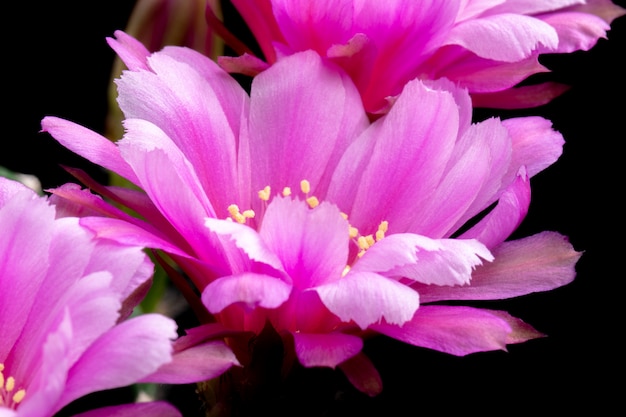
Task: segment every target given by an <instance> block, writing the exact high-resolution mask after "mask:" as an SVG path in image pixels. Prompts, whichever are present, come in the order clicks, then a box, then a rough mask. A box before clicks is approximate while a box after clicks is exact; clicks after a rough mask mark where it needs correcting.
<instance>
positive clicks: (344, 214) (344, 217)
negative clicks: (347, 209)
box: [340, 211, 348, 220]
mask: <svg viewBox="0 0 626 417" xmlns="http://www.w3.org/2000/svg"><path fill="white" fill-rule="evenodd" d="M340 214H341V217H343V219H344V220H348V215H347V214H346V213H344V212H343V211H342V212H341V213H340Z"/></svg>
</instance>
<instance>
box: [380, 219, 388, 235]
mask: <svg viewBox="0 0 626 417" xmlns="http://www.w3.org/2000/svg"><path fill="white" fill-rule="evenodd" d="M378 230H380V231H382V232H383V233H385V232H386V231H387V230H389V222H388V221H387V220H383V221H382V222H380V224H379V225H378Z"/></svg>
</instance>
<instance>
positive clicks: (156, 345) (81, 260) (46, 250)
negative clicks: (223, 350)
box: [0, 178, 234, 417]
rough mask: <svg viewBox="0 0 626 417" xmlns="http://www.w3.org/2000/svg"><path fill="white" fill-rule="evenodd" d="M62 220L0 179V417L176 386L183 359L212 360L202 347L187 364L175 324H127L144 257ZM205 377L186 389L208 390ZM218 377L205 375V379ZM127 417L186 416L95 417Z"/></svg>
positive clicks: (153, 318) (145, 318)
mask: <svg viewBox="0 0 626 417" xmlns="http://www.w3.org/2000/svg"><path fill="white" fill-rule="evenodd" d="M55 216H56V213H55V208H54V206H52V205H50V204H49V202H48V201H47V199H46V198H44V197H40V196H38V195H37V194H36V193H35V192H34V191H33V190H31V189H29V188H27V187H25V186H23V185H22V184H20V183H17V182H13V181H10V180H7V179H4V178H0V229H1V230H2V234H0V254H1V256H0V259H1V261H0V334H1V335H2V337H0V416H3V417H4V416H41V417H44V416H52V415H54V414H55V413H56V412H57V411H59V410H60V409H61V408H62V407H64V406H65V405H67V404H69V403H70V402H72V401H73V400H75V399H77V398H79V397H82V396H84V395H86V394H89V393H92V392H95V391H100V390H106V389H110V388H116V387H122V386H126V385H130V384H134V383H135V382H138V381H141V380H159V381H161V382H168V381H176V378H174V377H172V375H171V374H168V372H167V367H169V366H172V364H173V363H174V362H175V363H179V362H182V363H184V358H183V360H182V361H181V360H179V359H176V358H177V357H178V356H184V355H189V354H194V353H195V352H196V351H197V350H198V349H204V352H203V353H204V354H205V356H204V357H207V356H206V355H207V353H209V351H208V350H207V346H208V344H200V343H196V344H195V346H193V347H190V349H189V350H188V351H187V352H185V353H184V354H183V353H182V352H180V353H179V352H176V351H174V349H175V348H176V346H177V344H180V343H181V341H180V340H181V339H182V340H183V341H184V340H185V339H187V338H188V337H189V336H185V337H184V338H181V339H179V341H177V342H176V343H175V344H174V347H173V345H172V339H175V338H176V324H175V323H174V321H173V320H171V319H169V318H166V317H164V316H161V315H157V314H146V315H140V316H137V317H135V318H132V319H129V320H126V318H127V317H128V315H129V314H130V313H131V311H132V308H133V307H134V305H135V304H136V302H137V301H139V299H140V298H141V296H142V295H143V294H145V291H146V290H147V288H148V286H149V284H150V277H151V275H152V272H153V264H152V263H151V261H150V260H149V258H148V257H147V256H146V255H145V254H144V253H143V252H142V248H140V247H129V246H124V245H119V244H118V243H116V242H113V241H110V240H96V239H94V238H93V233H91V232H90V231H88V230H86V229H84V228H82V227H80V226H79V224H78V219H77V218H69V217H68V218H55ZM214 343H221V344H222V345H223V343H222V342H214ZM213 356H216V355H213ZM224 356H225V355H224ZM231 356H232V353H231ZM209 358H210V356H209ZM233 359H234V358H233ZM198 373H199V372H195V373H192V376H191V377H189V379H194V378H195V380H196V381H197V380H201V379H198V378H199V376H198ZM213 375H215V374H209V373H207V372H202V375H201V377H200V378H206V377H207V376H213ZM113 411H115V412H113ZM124 413H126V414H124ZM128 413H134V414H133V415H150V416H163V417H173V416H179V415H180V413H179V412H178V411H177V410H175V409H174V408H173V407H172V406H170V405H168V404H165V403H161V402H155V403H152V404H149V405H147V404H144V405H126V406H124V407H117V408H116V409H115V410H101V411H92V412H90V415H93V416H95V415H108V416H123V415H129V414H128Z"/></svg>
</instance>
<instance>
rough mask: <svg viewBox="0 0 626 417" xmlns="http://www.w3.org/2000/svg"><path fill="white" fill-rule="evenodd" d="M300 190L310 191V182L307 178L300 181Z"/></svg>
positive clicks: (306, 192) (305, 192)
mask: <svg viewBox="0 0 626 417" xmlns="http://www.w3.org/2000/svg"><path fill="white" fill-rule="evenodd" d="M300 190H302V192H303V193H304V194H308V193H309V192H310V191H311V184H310V183H309V182H308V181H307V180H302V181H300Z"/></svg>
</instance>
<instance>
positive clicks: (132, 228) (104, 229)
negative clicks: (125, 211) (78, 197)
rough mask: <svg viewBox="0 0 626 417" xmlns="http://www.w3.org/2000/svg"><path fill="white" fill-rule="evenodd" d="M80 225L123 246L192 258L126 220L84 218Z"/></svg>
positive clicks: (97, 235) (161, 238)
mask: <svg viewBox="0 0 626 417" xmlns="http://www.w3.org/2000/svg"><path fill="white" fill-rule="evenodd" d="M80 223H81V225H82V226H84V227H85V228H87V229H89V230H91V231H93V232H94V233H95V235H96V237H98V238H105V239H112V240H114V241H116V242H118V243H120V244H122V245H129V246H139V247H147V248H151V249H161V250H164V251H166V252H168V253H172V254H175V255H180V256H185V257H188V256H190V255H188V254H186V253H185V252H183V251H182V250H180V249H179V248H178V247H176V246H174V245H172V244H171V243H170V242H169V241H168V240H165V239H164V238H163V237H160V236H155V235H154V234H152V233H151V232H150V231H149V230H146V229H145V228H143V227H139V226H137V225H134V224H131V223H128V222H126V221H124V220H119V219H109V218H106V217H84V218H82V219H81V220H80Z"/></svg>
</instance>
